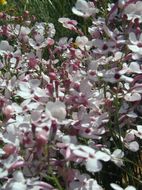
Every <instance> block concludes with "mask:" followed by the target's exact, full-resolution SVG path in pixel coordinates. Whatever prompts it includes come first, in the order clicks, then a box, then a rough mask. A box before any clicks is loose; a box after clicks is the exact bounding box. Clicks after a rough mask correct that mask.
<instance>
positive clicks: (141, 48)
mask: <svg viewBox="0 0 142 190" xmlns="http://www.w3.org/2000/svg"><path fill="white" fill-rule="evenodd" d="M129 41H130V43H131V44H129V45H128V48H129V49H130V50H131V51H132V52H133V53H137V54H139V55H142V33H141V34H140V36H139V39H138V38H137V36H136V34H135V33H134V32H130V34H129Z"/></svg>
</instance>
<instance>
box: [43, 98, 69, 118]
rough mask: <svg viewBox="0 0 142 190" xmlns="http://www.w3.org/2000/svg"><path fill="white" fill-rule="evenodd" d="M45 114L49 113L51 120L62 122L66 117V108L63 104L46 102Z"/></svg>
mask: <svg viewBox="0 0 142 190" xmlns="http://www.w3.org/2000/svg"><path fill="white" fill-rule="evenodd" d="M46 112H47V113H51V115H52V117H53V118H56V119H57V120H59V121H62V120H64V119H65V117H66V107H65V104H64V103H63V102H60V101H58V100H57V101H56V102H48V103H47V106H46Z"/></svg>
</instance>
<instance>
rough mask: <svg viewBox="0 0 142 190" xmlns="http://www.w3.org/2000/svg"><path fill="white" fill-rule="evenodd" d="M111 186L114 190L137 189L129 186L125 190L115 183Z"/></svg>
mask: <svg viewBox="0 0 142 190" xmlns="http://www.w3.org/2000/svg"><path fill="white" fill-rule="evenodd" d="M110 186H111V187H112V188H113V189H114V190H136V188H135V187H133V186H131V185H129V186H127V187H126V188H125V189H123V188H122V187H120V186H119V185H117V184H115V183H111V184H110Z"/></svg>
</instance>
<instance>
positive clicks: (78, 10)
mask: <svg viewBox="0 0 142 190" xmlns="http://www.w3.org/2000/svg"><path fill="white" fill-rule="evenodd" d="M72 12H73V13H74V14H76V15H77V16H82V17H89V16H91V15H93V14H95V13H98V9H96V8H95V7H94V4H91V3H89V2H86V1H85V0H77V2H76V4H75V7H73V8H72Z"/></svg>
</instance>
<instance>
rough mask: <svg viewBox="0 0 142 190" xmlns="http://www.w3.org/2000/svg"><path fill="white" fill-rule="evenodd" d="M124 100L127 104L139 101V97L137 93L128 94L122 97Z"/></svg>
mask: <svg viewBox="0 0 142 190" xmlns="http://www.w3.org/2000/svg"><path fill="white" fill-rule="evenodd" d="M124 99H125V100H126V101H128V102H135V101H140V100H141V95H140V94H139V93H137V92H129V93H127V94H126V95H125V96H124Z"/></svg>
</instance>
